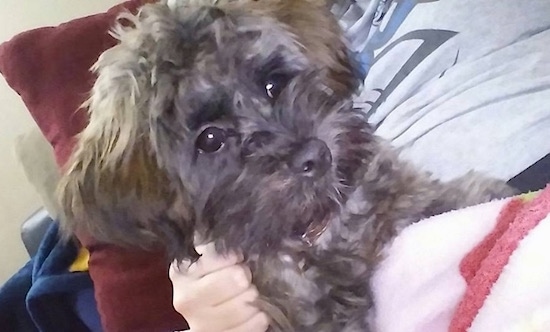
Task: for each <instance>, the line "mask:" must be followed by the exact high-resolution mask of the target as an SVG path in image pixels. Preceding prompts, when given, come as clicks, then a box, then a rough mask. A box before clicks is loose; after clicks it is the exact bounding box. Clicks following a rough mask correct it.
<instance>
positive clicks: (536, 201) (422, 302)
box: [371, 186, 550, 332]
mask: <svg viewBox="0 0 550 332" xmlns="http://www.w3.org/2000/svg"><path fill="white" fill-rule="evenodd" d="M549 212H550V186H548V187H547V188H546V189H545V190H543V191H542V192H540V193H538V194H535V195H531V196H524V197H519V198H509V199H505V200H500V201H493V202H490V203H486V204H481V205H477V206H473V207H469V208H466V209H462V210H457V211H452V212H448V213H445V214H442V215H439V216H435V217H432V218H429V219H427V220H424V221H421V222H419V223H417V224H414V225H411V226H409V227H408V228H406V229H405V230H404V231H403V232H402V233H401V234H400V235H399V236H398V237H397V238H396V239H395V240H394V241H393V242H392V243H391V244H390V245H388V247H387V249H386V251H385V252H384V257H385V258H384V260H383V262H382V263H381V264H380V266H379V268H378V269H377V271H376V272H375V274H374V277H373V279H372V287H373V290H374V297H375V303H376V310H375V311H374V312H373V316H372V317H371V319H372V323H373V324H374V325H375V326H376V330H377V331H379V332H426V331H430V332H440V331H441V332H444V331H445V332H447V331H451V332H466V331H468V332H487V331H499V332H501V331H503V332H507V331H525V332H527V331H532V332H535V331H536V332H548V331H550V255H548V252H549V251H550V240H549V239H550V216H549Z"/></svg>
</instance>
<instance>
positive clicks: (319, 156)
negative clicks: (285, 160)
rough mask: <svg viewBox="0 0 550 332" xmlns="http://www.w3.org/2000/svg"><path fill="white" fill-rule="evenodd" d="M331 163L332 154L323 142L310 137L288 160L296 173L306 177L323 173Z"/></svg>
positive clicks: (315, 176)
mask: <svg viewBox="0 0 550 332" xmlns="http://www.w3.org/2000/svg"><path fill="white" fill-rule="evenodd" d="M331 164H332V155H331V154H330V150H329V148H328V146H327V145H326V144H325V142H323V141H321V140H320V139H316V138H313V139H310V140H308V141H307V142H305V143H304V144H303V145H302V146H301V147H300V149H298V151H296V153H294V155H293V157H292V159H291V160H290V163H289V166H290V168H291V169H292V171H294V172H295V173H296V174H300V175H303V176H308V177H314V178H317V177H320V176H322V175H324V174H325V173H326V172H327V171H328V170H329V168H330V166H331Z"/></svg>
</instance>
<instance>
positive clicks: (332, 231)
mask: <svg viewBox="0 0 550 332" xmlns="http://www.w3.org/2000/svg"><path fill="white" fill-rule="evenodd" d="M115 35H116V37H117V38H118V39H119V40H120V43H119V45H117V46H115V47H114V48H112V49H110V50H108V51H106V52H105V53H104V54H103V55H102V56H101V57H100V59H99V61H98V63H97V65H96V66H95V70H96V71H97V73H98V79H97V82H96V84H95V86H94V88H93V91H92V95H91V98H90V100H89V102H88V105H87V106H88V108H89V110H90V123H89V125H88V127H87V128H86V129H85V130H84V131H83V132H82V134H81V136H80V138H79V141H78V145H77V148H76V150H75V152H74V154H73V156H72V159H71V160H70V162H69V163H68V168H67V172H66V175H65V176H64V177H63V179H62V181H61V184H60V188H59V193H60V196H61V201H62V206H63V207H64V212H65V214H64V218H63V219H64V223H63V228H64V230H65V232H66V233H67V234H72V233H74V232H85V233H88V234H91V235H93V236H94V237H95V238H97V239H98V240H100V241H105V242H109V243H115V244H119V245H128V246H139V247H143V248H151V247H153V246H156V245H159V244H161V245H166V248H167V251H168V255H169V258H170V259H178V260H181V259H192V260H193V259H197V258H198V255H197V253H196V251H195V248H194V246H195V244H196V243H195V242H194V234H195V233H196V234H198V235H199V236H200V238H201V239H202V240H204V241H215V243H216V245H217V248H218V249H219V250H220V251H222V252H223V251H226V250H242V251H243V252H244V253H245V254H246V258H247V263H248V264H249V265H250V266H251V268H252V270H253V275H254V283H255V285H256V286H257V287H258V289H259V291H260V293H261V295H262V300H261V301H260V302H259V303H258V304H259V305H262V306H263V308H264V309H265V310H266V311H267V312H268V313H269V314H270V315H271V317H272V318H273V324H272V325H273V326H272V327H271V329H272V331H299V332H309V331H311V332H313V331H315V332H334V331H338V332H352V331H353V332H355V331H369V327H368V324H367V321H366V317H367V311H368V309H369V308H371V307H372V300H371V296H370V294H369V284H368V280H369V275H370V274H371V273H372V271H373V267H374V265H375V264H376V262H377V260H378V259H379V258H380V257H379V256H380V253H381V249H382V247H383V246H384V244H387V243H388V241H389V240H391V239H392V238H393V237H394V236H395V235H396V233H397V232H398V231H399V230H400V229H402V228H403V227H405V226H407V225H409V224H411V223H413V222H415V221H418V220H420V219H422V218H424V217H428V216H431V215H434V214H438V213H441V212H444V211H447V210H450V209H454V208H459V207H463V206H466V205H471V204H475V203H479V202H483V201H487V200H489V199H492V198H495V197H500V196H503V195H506V194H508V193H509V191H508V189H507V187H506V186H505V185H503V184H501V183H500V182H498V181H492V180H484V179H482V178H479V177H476V176H473V175H469V176H468V177H465V178H462V179H458V180H455V181H453V182H452V183H441V182H439V181H437V180H433V179H431V178H430V177H429V175H428V174H425V173H423V172H420V171H418V170H416V169H415V168H413V167H411V166H409V165H408V164H406V163H404V162H402V161H399V159H398V158H397V156H396V154H395V153H394V152H393V150H392V149H391V148H390V147H389V146H387V145H386V143H384V142H383V141H381V140H380V139H378V138H377V137H376V136H374V135H373V133H372V130H371V128H370V127H369V125H368V124H367V121H366V119H364V118H363V116H362V113H361V112H360V110H355V109H353V107H352V104H351V96H352V94H353V93H354V91H355V90H356V89H357V87H358V81H357V79H356V78H355V77H354V76H353V66H352V63H351V61H350V60H349V58H348V56H347V52H346V47H345V43H344V42H343V40H342V37H341V33H340V30H339V27H338V25H337V22H336V21H335V20H334V19H333V18H332V17H331V15H330V13H329V11H328V8H327V4H323V3H321V2H320V1H316V0H311V1H310V0H260V1H252V0H243V1H223V0H222V1H216V3H215V4H214V2H212V3H211V4H209V5H206V4H205V1H186V2H185V3H183V4H182V3H181V1H180V5H179V6H177V7H172V8H170V7H168V6H167V5H165V4H154V5H146V6H145V7H143V8H142V10H141V12H140V14H138V15H137V16H132V15H129V14H128V15H126V16H124V17H123V18H122V20H121V24H119V25H118V27H117V28H116V29H115ZM269 82H270V83H274V84H275V85H276V86H275V88H276V90H277V89H278V90H280V91H275V92H277V93H279V92H280V94H276V95H274V96H273V97H270V96H268V94H267V93H266V83H269ZM211 127H215V128H219V129H222V130H218V131H217V132H215V133H216V134H220V133H222V134H224V135H225V140H224V143H223V145H222V146H221V147H220V148H219V150H217V151H216V152H211V153H209V152H205V151H204V149H203V150H200V149H198V148H197V144H199V145H200V142H197V140H198V139H200V140H202V139H204V134H203V135H202V136H201V133H202V132H203V131H204V130H205V129H206V128H211ZM199 136H200V137H202V138H198V137H199ZM311 138H317V139H319V140H321V141H323V142H324V143H325V144H326V147H328V149H329V151H330V155H331V160H332V163H331V166H330V168H329V169H328V171H327V172H326V173H325V174H321V175H319V176H317V177H315V178H312V177H310V176H309V175H308V174H309V173H308V174H305V173H300V172H299V171H298V172H297V171H296V169H295V168H293V167H292V161H293V160H296V158H297V154H300V153H302V152H303V149H304V148H303V146H304V143H305V142H306V141H307V140H309V139H311ZM201 142H202V141H201ZM200 146H202V145H200ZM289 165H291V166H289ZM323 230H324V231H323Z"/></svg>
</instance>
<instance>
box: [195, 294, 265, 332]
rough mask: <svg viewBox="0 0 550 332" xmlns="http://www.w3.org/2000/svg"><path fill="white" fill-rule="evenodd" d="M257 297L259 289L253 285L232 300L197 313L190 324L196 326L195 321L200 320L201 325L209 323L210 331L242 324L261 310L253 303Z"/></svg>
mask: <svg viewBox="0 0 550 332" xmlns="http://www.w3.org/2000/svg"><path fill="white" fill-rule="evenodd" d="M257 297H258V291H257V290H256V289H255V288H253V287H251V288H250V289H248V290H247V291H245V292H244V293H242V294H240V295H239V296H237V297H235V298H234V299H232V300H231V301H228V302H225V303H222V304H220V305H218V306H214V307H211V308H210V309H208V310H201V312H197V313H195V314H194V315H193V318H192V319H193V320H191V321H189V324H190V326H192V327H193V328H195V326H196V325H194V323H195V322H194V321H196V322H200V323H201V325H206V324H207V325H208V326H207V327H208V329H209V331H223V330H225V329H227V328H233V327H236V326H240V325H242V324H244V323H245V322H247V321H248V320H250V319H251V318H252V317H254V316H255V315H257V314H258V313H259V312H260V310H259V309H258V308H257V307H255V306H254V305H252V304H251V303H252V302H253V301H254V300H256V299H257ZM197 327H199V326H197ZM200 327H206V326H200Z"/></svg>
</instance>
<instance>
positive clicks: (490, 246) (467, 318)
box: [449, 186, 550, 332]
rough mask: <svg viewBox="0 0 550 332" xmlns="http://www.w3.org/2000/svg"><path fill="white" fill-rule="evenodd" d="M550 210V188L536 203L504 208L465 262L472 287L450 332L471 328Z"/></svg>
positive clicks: (517, 203) (464, 271)
mask: <svg viewBox="0 0 550 332" xmlns="http://www.w3.org/2000/svg"><path fill="white" fill-rule="evenodd" d="M520 208H521V209H520ZM549 210H550V186H549V187H547V188H546V189H545V190H544V191H543V192H542V193H541V194H540V195H539V196H538V197H537V198H536V199H535V200H534V201H532V202H529V203H526V204H522V203H521V201H518V200H512V201H511V202H510V203H509V204H508V205H507V206H506V207H505V208H504V210H503V211H502V212H501V213H500V215H499V220H498V222H497V225H496V227H495V229H494V230H493V231H492V232H491V234H489V235H488V236H487V237H486V238H485V239H484V240H483V241H482V242H481V243H480V244H479V245H478V246H476V247H475V248H474V249H473V250H472V251H471V252H470V253H469V254H468V255H467V256H466V257H465V258H464V259H463V261H462V262H461V266H460V268H461V273H462V275H463V276H464V278H465V279H466V282H467V283H468V287H467V289H466V292H465V294H464V297H463V298H462V301H461V302H460V304H459V305H458V307H457V309H456V311H455V314H454V317H453V319H452V321H451V325H450V327H449V332H465V331H467V329H469V328H470V326H471V325H472V323H473V322H474V319H475V317H476V316H477V314H478V313H479V310H480V309H481V307H482V306H483V304H484V302H485V299H486V298H487V296H488V295H489V294H490V293H491V288H492V286H493V284H494V283H495V282H496V281H497V280H498V278H499V277H500V274H501V273H502V271H503V269H504V267H505V266H506V265H507V264H508V261H509V259H510V256H511V255H512V253H513V252H514V251H515V250H516V248H517V247H518V245H519V243H520V241H521V240H522V239H523V238H524V237H525V236H526V235H527V234H528V233H529V231H531V230H532V229H533V228H535V227H536V226H537V225H538V224H539V222H540V221H541V220H542V219H544V218H545V217H546V216H547V215H548V211H549Z"/></svg>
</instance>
